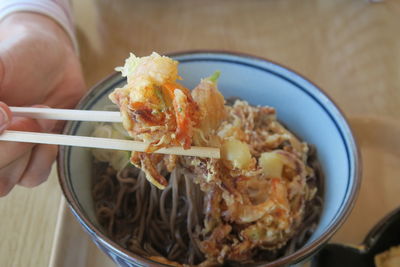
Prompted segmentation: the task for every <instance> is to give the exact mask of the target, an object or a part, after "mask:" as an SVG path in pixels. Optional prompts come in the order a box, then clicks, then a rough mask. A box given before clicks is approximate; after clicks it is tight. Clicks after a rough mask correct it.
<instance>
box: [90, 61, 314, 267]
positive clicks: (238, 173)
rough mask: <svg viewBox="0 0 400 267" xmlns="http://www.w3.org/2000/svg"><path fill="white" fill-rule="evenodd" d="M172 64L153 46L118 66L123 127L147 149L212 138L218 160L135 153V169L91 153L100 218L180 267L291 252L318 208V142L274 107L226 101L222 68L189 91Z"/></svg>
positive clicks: (124, 240)
mask: <svg viewBox="0 0 400 267" xmlns="http://www.w3.org/2000/svg"><path fill="white" fill-rule="evenodd" d="M177 66H178V63H177V62H176V61H174V60H172V59H169V58H167V57H162V56H160V55H158V54H152V55H151V56H149V57H145V58H136V57H134V56H131V57H130V58H129V59H128V60H127V62H126V64H125V67H124V68H122V69H121V70H122V72H123V75H125V76H127V77H128V83H127V85H126V86H124V87H123V88H121V89H116V91H114V93H113V94H112V95H111V99H112V100H113V101H114V102H115V103H116V104H117V105H118V106H119V107H120V109H121V113H122V114H123V118H124V127H125V128H126V130H127V132H128V133H129V134H130V137H131V138H133V139H136V140H141V141H147V142H149V143H150V145H149V148H148V152H154V151H155V150H157V149H159V148H161V147H165V146H172V145H181V146H183V147H184V148H190V146H191V145H202V146H213V147H219V148H220V149H221V152H222V159H221V160H216V159H205V158H198V157H180V156H172V155H159V154H151V153H138V152H133V153H132V155H131V157H130V161H131V163H133V165H135V166H136V167H134V166H132V165H127V166H118V164H116V163H115V162H116V161H115V155H113V154H110V153H109V152H107V153H108V154H106V156H104V154H102V152H101V151H96V152H95V153H94V155H95V157H96V159H97V161H96V162H95V166H96V167H95V170H96V171H95V174H94V177H93V198H94V201H95V206H96V214H97V217H98V220H99V222H100V223H101V224H102V225H103V227H104V228H105V229H107V233H108V235H109V236H110V237H111V238H112V239H113V240H115V241H116V242H118V243H119V244H120V245H122V246H123V247H125V248H127V249H129V250H131V251H132V252H134V253H136V254H139V255H141V256H144V257H148V258H150V259H153V260H155V261H158V262H161V263H166V264H172V265H177V266H179V265H181V264H189V265H197V264H201V265H202V266H206V265H217V264H224V263H250V262H259V261H272V260H274V259H276V258H278V257H280V256H283V255H287V254H290V253H292V252H293V251H294V250H295V249H297V248H298V247H300V246H302V245H303V244H304V243H305V242H306V241H307V238H308V237H309V235H310V234H311V233H312V231H313V229H314V228H315V226H316V224H317V222H318V218H319V214H320V212H321V192H322V190H321V188H320V185H321V182H322V177H321V172H320V170H319V168H318V163H317V160H316V155H315V149H313V148H312V147H310V146H309V145H308V144H306V143H304V142H301V141H300V140H299V139H298V138H297V137H296V136H295V135H294V134H293V133H291V132H290V131H289V130H287V129H286V128H285V127H284V126H283V125H282V124H281V123H279V122H278V121H277V119H276V111H275V109H274V108H272V107H268V106H263V107H260V106H251V105H250V104H248V103H247V102H246V101H241V100H236V101H234V103H233V104H232V105H225V100H224V98H223V97H222V95H221V94H220V93H219V91H218V88H217V78H218V77H217V76H218V75H213V76H211V77H209V78H205V79H203V80H202V81H201V82H200V84H199V85H198V86H197V87H196V88H194V89H193V90H192V91H190V90H188V89H186V88H185V87H183V86H182V85H180V84H178V83H177V82H176V79H177V78H178V72H177ZM100 128H101V129H105V128H107V129H110V131H109V133H111V134H112V133H113V132H115V131H117V130H116V129H119V128H118V127H117V126H113V125H101V126H100ZM98 129H99V128H98ZM98 129H97V134H98V133H99V130H98ZM100 132H101V131H100ZM103 132H104V131H103ZM117 132H121V130H120V129H119V130H118V131H117ZM120 134H122V135H123V134H124V133H123V132H122V133H120ZM117 153H119V152H117ZM118 157H119V156H118ZM118 157H117V158H118ZM122 158H123V157H122ZM117 163H118V160H117ZM140 169H142V171H140ZM146 179H147V180H148V181H149V182H148V181H147V180H146Z"/></svg>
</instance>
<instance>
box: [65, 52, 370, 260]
mask: <svg viewBox="0 0 400 267" xmlns="http://www.w3.org/2000/svg"><path fill="white" fill-rule="evenodd" d="M202 54H204V55H209V56H218V55H220V56H231V57H232V56H233V57H236V58H238V59H242V60H243V59H245V60H253V61H254V60H255V61H258V62H264V63H269V64H272V65H275V66H277V67H280V68H282V69H286V70H287V71H289V72H292V73H293V74H294V75H296V76H298V77H299V78H301V79H303V80H304V81H306V82H308V83H310V84H311V85H312V86H314V87H315V88H316V89H317V90H318V91H319V92H320V93H321V94H322V96H323V97H325V98H326V99H327V100H328V103H329V104H330V105H331V107H333V108H335V109H336V110H337V114H336V115H337V116H339V117H341V119H342V120H343V122H344V124H345V126H347V127H348V131H346V134H347V138H348V139H349V141H350V145H351V147H350V148H351V149H350V155H349V156H350V157H353V159H354V172H353V175H352V177H351V178H353V179H354V182H353V183H352V184H351V188H350V190H349V197H348V198H347V202H346V203H344V206H343V207H342V209H341V211H340V212H339V213H338V214H337V215H336V217H335V219H334V220H333V221H332V222H331V223H330V225H329V226H328V227H327V229H325V230H324V232H323V233H322V234H321V235H320V236H319V237H318V238H316V239H315V240H314V241H313V242H311V243H310V244H308V245H306V246H303V247H302V248H300V249H299V250H297V251H295V252H294V253H292V254H290V255H288V256H284V257H281V258H278V259H277V260H275V261H273V262H270V263H267V264H264V265H262V266H265V267H275V266H282V265H287V264H294V263H297V262H300V261H302V260H304V259H306V258H308V257H310V256H311V255H312V254H314V253H315V252H316V251H317V250H318V249H319V248H320V247H321V246H322V245H323V244H325V243H326V242H327V241H328V240H329V239H330V238H331V237H332V236H333V235H334V233H335V232H336V231H337V230H338V229H339V228H340V226H341V225H342V224H343V223H344V221H345V219H346V218H347V217H348V215H349V214H350V212H351V210H352V208H353V207H354V204H355V200H356V198H357V196H358V192H359V188H360V183H361V173H362V168H361V166H362V164H361V154H360V151H359V146H358V145H357V140H356V139H355V137H354V135H353V134H352V130H351V126H350V125H349V123H348V119H347V118H346V116H345V115H344V113H343V111H342V110H341V109H340V108H339V107H338V105H336V103H335V102H334V101H333V100H332V98H331V97H329V95H328V94H327V93H326V92H325V91H323V90H322V89H321V88H320V87H318V86H317V85H316V84H315V83H313V82H311V81H310V80H309V79H307V78H305V77H304V76H303V75H301V74H299V73H298V72H296V71H294V70H292V69H291V68H289V67H286V66H285V65H282V64H280V63H277V62H274V61H272V60H269V59H265V58H263V57H259V56H254V55H251V54H246V53H242V52H232V51H225V50H190V51H182V52H172V53H168V54H166V55H167V56H170V57H184V56H193V55H202ZM116 76H119V73H112V74H110V75H109V76H107V77H105V78H104V79H103V80H101V81H100V82H98V83H97V84H95V85H94V86H93V87H92V88H91V89H90V90H89V91H88V92H87V93H86V95H85V96H84V97H83V98H82V99H81V101H80V102H79V103H78V104H77V106H76V108H77V109H79V108H81V107H82V106H84V105H85V103H86V102H87V101H88V100H89V99H90V98H91V97H92V95H93V91H95V89H96V88H99V87H101V85H102V84H104V83H107V82H108V81H109V80H111V79H115V78H116ZM72 124H73V122H69V123H67V124H66V125H65V127H64V134H67V133H68V132H69V131H70V130H71V127H72ZM67 150H68V148H67V147H65V146H61V147H60V150H59V153H58V157H57V171H58V177H59V183H60V185H61V189H62V191H63V194H64V196H65V197H66V199H67V202H68V204H69V207H70V208H71V210H72V212H73V214H74V215H75V216H76V217H77V219H78V220H79V222H80V223H81V224H82V225H83V226H84V228H85V230H86V231H88V232H89V234H90V235H95V236H96V238H98V239H99V240H100V241H101V242H102V243H103V245H105V246H107V247H108V248H109V249H111V250H112V251H115V252H116V253H119V254H122V255H123V256H124V257H126V258H128V259H130V260H131V261H133V262H137V263H138V261H139V262H140V263H141V264H146V265H147V266H168V265H165V264H161V263H159V262H156V261H153V260H150V259H147V258H145V257H142V256H139V255H137V254H135V253H133V252H131V251H129V250H127V249H125V248H123V247H122V246H120V245H119V244H117V243H116V242H114V241H113V240H111V239H110V238H108V237H107V236H106V235H105V234H104V233H102V231H101V230H99V229H97V228H96V227H95V226H94V224H93V223H92V222H91V221H90V220H89V218H88V216H86V214H85V212H84V211H83V209H82V208H81V206H80V204H79V203H78V201H77V200H76V198H75V196H73V194H72V192H71V190H70V188H69V183H68V181H67V179H66V177H65V176H64V174H65V170H66V166H64V163H65V162H66V161H65V154H66V151H67ZM92 237H93V236H92ZM258 266H261V265H258Z"/></svg>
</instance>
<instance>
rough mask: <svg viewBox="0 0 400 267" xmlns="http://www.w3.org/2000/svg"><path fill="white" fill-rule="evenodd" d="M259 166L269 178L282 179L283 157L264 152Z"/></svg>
mask: <svg viewBox="0 0 400 267" xmlns="http://www.w3.org/2000/svg"><path fill="white" fill-rule="evenodd" d="M258 164H259V166H260V167H261V168H262V169H263V172H264V174H265V175H266V176H267V177H269V178H280V177H282V169H283V160H282V157H281V155H279V154H278V153H275V152H264V153H262V154H261V156H260V158H259V159H258Z"/></svg>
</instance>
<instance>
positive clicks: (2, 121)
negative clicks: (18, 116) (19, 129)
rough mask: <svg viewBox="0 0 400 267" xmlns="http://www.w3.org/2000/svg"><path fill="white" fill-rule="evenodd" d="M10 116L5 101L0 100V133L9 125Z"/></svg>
mask: <svg viewBox="0 0 400 267" xmlns="http://www.w3.org/2000/svg"><path fill="white" fill-rule="evenodd" d="M11 118H12V114H11V110H10V109H9V108H8V106H7V105H6V104H5V103H3V102H1V101H0V133H2V132H3V131H4V130H5V129H7V127H8V126H9V125H10V122H11Z"/></svg>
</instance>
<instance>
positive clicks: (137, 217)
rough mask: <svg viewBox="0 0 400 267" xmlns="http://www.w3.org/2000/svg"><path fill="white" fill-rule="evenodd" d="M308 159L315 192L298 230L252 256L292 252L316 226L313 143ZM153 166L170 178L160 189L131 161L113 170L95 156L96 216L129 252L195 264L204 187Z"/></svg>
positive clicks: (262, 258)
mask: <svg viewBox="0 0 400 267" xmlns="http://www.w3.org/2000/svg"><path fill="white" fill-rule="evenodd" d="M308 165H309V166H311V167H312V168H313V169H314V170H315V172H314V173H315V175H314V176H309V177H307V184H308V186H309V188H310V190H317V192H318V194H317V196H315V197H314V198H312V199H311V200H310V201H309V202H307V204H306V208H305V214H304V220H303V222H302V224H301V226H300V227H299V229H298V231H297V234H296V235H295V236H294V237H293V238H292V239H291V240H290V241H289V242H288V243H287V244H286V245H285V246H284V247H283V248H281V249H278V250H275V251H266V250H259V251H258V252H257V253H256V254H255V257H254V258H253V259H254V261H255V262H257V263H262V262H269V261H272V260H274V259H277V258H279V257H282V256H284V255H289V254H291V253H293V252H294V251H295V250H296V249H298V248H299V247H301V246H303V245H304V244H305V242H306V241H307V240H308V238H309V237H310V236H311V234H312V233H313V231H314V230H315V227H316V225H317V223H318V219H319V216H320V213H321V209H322V197H321V196H322V192H323V191H322V188H323V186H322V182H323V179H322V173H321V170H320V167H319V164H318V161H317V158H316V151H315V149H314V148H313V147H312V146H310V150H309V153H308ZM158 167H159V171H161V173H162V174H163V175H165V176H166V177H167V179H168V180H169V185H168V187H167V188H166V189H164V190H160V189H158V188H156V187H155V186H154V185H152V184H151V183H149V182H148V181H147V180H146V177H145V175H144V173H143V172H141V171H140V170H139V169H137V168H135V167H133V166H132V165H128V166H126V167H125V168H124V169H122V170H121V171H119V172H117V171H115V170H114V169H113V168H112V167H110V166H109V165H108V164H107V163H102V162H97V161H96V162H95V163H94V170H95V173H94V175H93V190H92V192H93V198H94V201H95V207H96V214H97V218H98V220H99V222H100V224H101V225H102V226H103V227H104V230H105V231H106V234H107V235H108V236H109V237H110V238H111V239H112V240H114V241H116V242H117V243H119V244H120V245H121V246H123V247H124V248H127V249H128V250H130V251H132V252H133V253H136V254H138V255H141V256H144V257H152V256H161V257H165V258H167V259H168V260H171V261H176V262H179V263H183V264H190V265H194V264H199V263H201V262H202V261H203V260H204V256H203V255H202V253H201V251H200V248H199V245H198V244H199V239H200V230H201V227H202V224H203V219H204V212H203V206H204V203H203V199H204V196H203V192H202V191H201V190H200V188H199V186H198V185H196V184H195V183H194V182H193V174H191V173H189V172H188V171H187V170H186V169H184V168H183V167H177V168H175V169H174V170H173V171H172V172H171V173H170V174H168V173H167V172H166V171H165V170H162V169H161V165H159V166H158ZM231 265H235V263H234V262H231Z"/></svg>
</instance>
